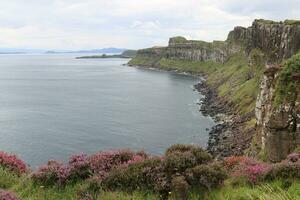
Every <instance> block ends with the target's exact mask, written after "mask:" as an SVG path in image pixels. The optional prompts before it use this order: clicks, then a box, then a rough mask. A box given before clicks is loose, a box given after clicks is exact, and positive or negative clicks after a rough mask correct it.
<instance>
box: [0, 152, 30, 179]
mask: <svg viewBox="0 0 300 200" xmlns="http://www.w3.org/2000/svg"><path fill="white" fill-rule="evenodd" d="M0 167H3V168H5V169H8V170H9V171H12V172H15V173H17V174H22V173H25V172H26V171H27V166H26V164H25V162H24V161H22V160H21V159H20V158H18V157H17V156H16V155H13V154H8V153H5V152H2V151H0Z"/></svg>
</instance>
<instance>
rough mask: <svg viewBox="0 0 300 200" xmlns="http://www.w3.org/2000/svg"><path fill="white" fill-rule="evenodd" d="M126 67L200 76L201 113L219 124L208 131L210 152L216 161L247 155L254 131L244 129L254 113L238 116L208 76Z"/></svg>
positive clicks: (207, 148)
mask: <svg viewBox="0 0 300 200" xmlns="http://www.w3.org/2000/svg"><path fill="white" fill-rule="evenodd" d="M126 66H128V67H135V68H146V69H151V70H157V71H165V72H174V73H178V74H184V75H189V76H196V77H199V78H200V79H201V81H200V82H198V83H197V84H195V85H194V89H195V90H196V91H197V92H199V93H200V94H201V95H203V98H200V99H199V100H200V102H199V103H198V104H199V106H200V109H199V112H201V113H202V115H203V116H209V117H211V118H212V119H213V120H214V122H215V123H216V125H214V126H213V127H211V129H210V130H209V132H208V134H209V139H208V141H207V146H206V150H207V151H208V152H209V153H210V154H212V155H213V156H214V157H216V158H223V157H228V156H231V155H243V154H244V150H246V149H248V148H249V147H250V144H251V140H252V133H253V130H243V129H244V127H245V123H246V122H247V121H249V119H250V118H251V117H252V115H254V113H249V114H245V115H239V114H237V113H236V112H235V110H234V105H233V104H231V103H229V102H227V101H226V100H225V99H224V98H222V97H220V96H219V95H218V94H217V91H216V90H215V89H214V88H213V87H211V86H209V85H208V84H207V83H206V79H205V77H206V75H205V74H193V73H190V72H180V71H178V70H163V69H160V68H159V67H155V66H151V67H148V66H136V65H128V64H126ZM242 131H244V132H246V133H245V135H244V134H240V133H241V132H242Z"/></svg>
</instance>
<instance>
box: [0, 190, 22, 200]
mask: <svg viewBox="0 0 300 200" xmlns="http://www.w3.org/2000/svg"><path fill="white" fill-rule="evenodd" d="M0 200H20V198H18V197H17V196H16V195H14V194H13V193H11V192H8V191H5V190H1V189H0Z"/></svg>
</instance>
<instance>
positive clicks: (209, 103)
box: [195, 80, 254, 158]
mask: <svg viewBox="0 0 300 200" xmlns="http://www.w3.org/2000/svg"><path fill="white" fill-rule="evenodd" d="M195 89H196V90H197V91H198V92H200V93H201V94H202V95H203V96H204V98H202V99H201V102H202V103H201V105H200V106H201V107H200V112H201V113H202V114H203V115H204V116H210V117H212V118H213V119H214V121H215V122H216V123H217V124H216V125H215V126H213V127H212V129H211V130H210V131H209V139H208V144H207V151H208V152H209V153H210V154H212V155H213V156H214V157H216V158H223V157H228V156H231V155H243V154H244V151H245V150H246V149H249V148H250V145H251V141H252V135H253V131H254V129H253V128H249V129H247V126H246V125H247V122H249V121H250V119H251V118H252V117H253V116H254V112H250V113H248V114H244V115H240V114H238V113H237V112H236V111H235V110H234V105H233V104H232V103H229V102H227V101H226V100H225V99H224V98H222V97H220V96H219V95H218V94H217V92H216V90H215V89H214V88H212V87H211V86H208V85H207V84H206V82H205V80H204V81H203V82H200V83H198V84H196V85H195ZM241 133H243V134H241Z"/></svg>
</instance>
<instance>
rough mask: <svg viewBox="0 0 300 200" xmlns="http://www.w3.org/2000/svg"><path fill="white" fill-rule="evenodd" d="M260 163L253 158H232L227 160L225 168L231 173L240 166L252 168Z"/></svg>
mask: <svg viewBox="0 0 300 200" xmlns="http://www.w3.org/2000/svg"><path fill="white" fill-rule="evenodd" d="M257 163H258V161H256V160H255V159H253V158H249V157H245V156H230V157H228V158H226V159H225V161H224V167H225V169H226V170H228V171H229V172H232V171H234V170H235V168H236V167H237V166H239V165H246V166H252V165H256V164H257Z"/></svg>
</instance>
